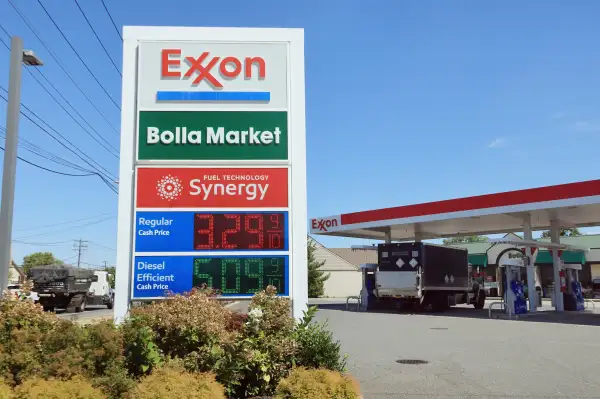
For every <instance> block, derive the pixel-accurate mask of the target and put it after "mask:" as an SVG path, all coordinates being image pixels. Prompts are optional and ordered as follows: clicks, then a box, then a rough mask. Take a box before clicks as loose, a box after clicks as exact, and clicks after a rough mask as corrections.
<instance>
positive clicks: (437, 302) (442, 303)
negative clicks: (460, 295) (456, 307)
mask: <svg viewBox="0 0 600 399" xmlns="http://www.w3.org/2000/svg"><path fill="white" fill-rule="evenodd" d="M432 299H433V301H432V303H431V310H432V311H433V312H435V313H439V312H443V311H445V310H446V309H448V307H449V306H448V297H447V296H446V295H444V293H441V294H437V295H435V296H434V297H433V298H432Z"/></svg>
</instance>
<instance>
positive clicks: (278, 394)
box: [0, 365, 358, 399]
mask: <svg viewBox="0 0 600 399" xmlns="http://www.w3.org/2000/svg"><path fill="white" fill-rule="evenodd" d="M126 396H127V398H128V399H162V398H171V397H173V396H176V397H178V398H180V399H226V396H225V387H224V386H223V385H221V384H219V383H218V382H217V381H216V379H215V376H214V375H212V374H209V373H203V374H199V373H190V372H188V371H186V370H185V368H184V367H182V366H181V365H168V366H160V367H158V368H156V369H155V370H154V371H153V372H152V374H150V375H148V376H146V377H143V378H141V379H140V381H139V382H138V383H137V385H136V386H135V387H134V388H133V389H132V390H131V391H129V392H128V393H127V395H126ZM105 398H106V394H105V393H104V392H103V391H102V390H101V389H99V388H97V387H94V386H93V385H92V384H91V383H90V382H89V381H87V380H86V379H84V378H82V377H81V376H73V377H71V378H70V379H67V380H60V379H55V378H52V379H48V380H44V379H42V378H39V377H35V378H31V379H28V380H26V381H24V382H23V383H22V384H20V385H18V386H16V387H15V388H11V387H10V386H9V385H8V384H5V383H4V382H2V381H0V399H105ZM275 398H281V399H323V398H358V384H357V383H356V381H355V380H354V379H352V378H351V377H349V376H343V375H341V374H340V373H337V372H334V371H331V370H324V369H318V370H309V369H305V368H294V369H292V371H291V372H290V374H289V376H288V377H287V378H284V379H282V380H281V381H280V382H279V384H278V386H277V389H276V391H275Z"/></svg>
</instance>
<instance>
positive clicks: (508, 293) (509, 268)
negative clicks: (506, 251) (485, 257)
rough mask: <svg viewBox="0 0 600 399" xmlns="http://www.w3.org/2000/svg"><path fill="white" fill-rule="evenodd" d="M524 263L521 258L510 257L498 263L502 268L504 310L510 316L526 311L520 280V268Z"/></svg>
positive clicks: (522, 285) (522, 286)
mask: <svg viewBox="0 0 600 399" xmlns="http://www.w3.org/2000/svg"><path fill="white" fill-rule="evenodd" d="M524 263H525V262H524V261H523V259H515V258H512V259H507V260H506V262H505V263H503V264H501V265H499V266H500V267H503V268H504V276H503V280H504V284H503V287H504V302H505V303H506V312H507V313H508V316H509V317H510V318H512V315H513V314H514V315H519V314H524V313H527V301H526V300H525V291H524V284H523V281H522V280H521V268H522V267H525V264H524Z"/></svg>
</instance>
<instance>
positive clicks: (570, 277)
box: [562, 263, 585, 311]
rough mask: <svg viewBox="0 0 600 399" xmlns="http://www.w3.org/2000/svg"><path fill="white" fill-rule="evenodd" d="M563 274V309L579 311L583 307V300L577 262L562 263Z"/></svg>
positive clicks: (579, 267)
mask: <svg viewBox="0 0 600 399" xmlns="http://www.w3.org/2000/svg"><path fill="white" fill-rule="evenodd" d="M562 267H563V271H564V274H565V286H566V287H565V288H566V289H565V291H564V292H563V298H564V306H565V310H571V311H581V310H584V309H585V300H584V298H583V291H582V289H581V282H579V270H581V265H579V264H564V263H563V264H562Z"/></svg>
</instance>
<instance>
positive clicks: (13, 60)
mask: <svg viewBox="0 0 600 399" xmlns="http://www.w3.org/2000/svg"><path fill="white" fill-rule="evenodd" d="M21 64H25V65H27V66H41V65H43V63H42V61H41V60H40V59H39V58H38V57H37V56H36V55H35V53H34V52H33V51H31V50H25V51H24V50H23V39H21V38H20V37H18V36H13V37H12V39H11V42H10V68H9V73H8V106H7V108H6V142H5V145H4V169H3V171H2V204H1V208H0V293H3V292H4V290H6V288H7V287H8V271H9V268H10V263H11V262H10V261H11V244H12V222H13V213H14V202H15V177H16V173H17V144H18V142H19V113H20V111H21V74H22V72H23V69H22V67H21Z"/></svg>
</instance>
